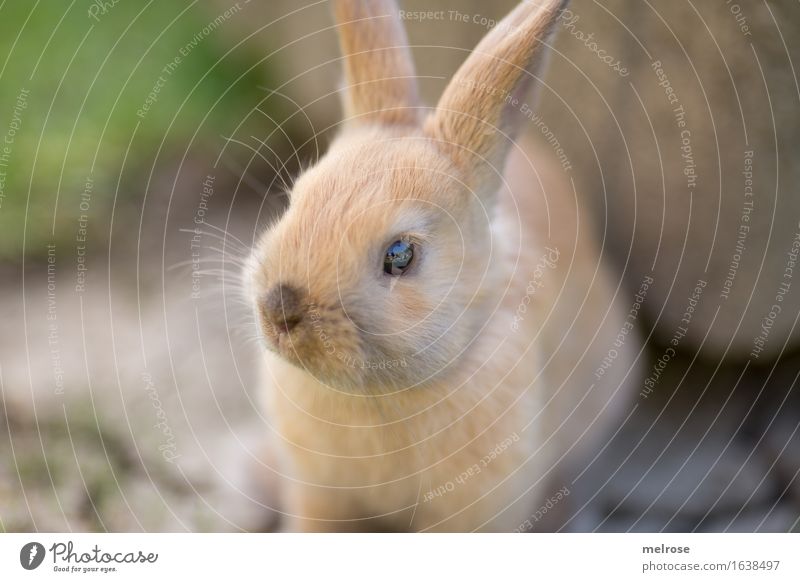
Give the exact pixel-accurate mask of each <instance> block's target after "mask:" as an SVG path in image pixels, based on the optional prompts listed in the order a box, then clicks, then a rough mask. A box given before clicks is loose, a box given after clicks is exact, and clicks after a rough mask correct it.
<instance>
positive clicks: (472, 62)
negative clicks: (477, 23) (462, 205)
mask: <svg viewBox="0 0 800 582" xmlns="http://www.w3.org/2000/svg"><path fill="white" fill-rule="evenodd" d="M566 3H567V1H566V0H522V2H521V3H520V5H519V6H517V8H516V9H514V11H513V12H511V14H509V15H508V16H506V18H505V19H503V20H502V21H501V22H500V23H498V24H497V25H496V26H495V28H494V29H492V30H491V31H490V32H489V34H487V35H486V37H484V39H483V40H482V41H481V42H480V43H479V44H478V46H477V47H476V48H475V50H474V51H473V52H472V54H470V55H469V57H467V60H466V61H465V62H464V64H463V65H462V66H461V68H460V69H459V70H458V72H456V74H455V75H454V77H453V79H452V80H451V81H450V84H449V85H448V86H447V88H446V89H445V91H444V93H443V94H442V97H441V99H440V100H439V104H438V106H437V108H436V111H434V112H433V113H432V114H431V116H430V117H429V118H428V119H427V120H426V122H425V131H426V133H427V134H428V135H430V136H431V137H433V138H434V139H436V140H437V141H438V142H439V143H440V145H441V146H442V147H443V148H444V149H445V150H446V151H447V152H448V153H449V155H450V157H451V158H452V159H453V160H454V161H455V162H456V165H457V166H458V167H460V168H461V169H462V170H463V171H464V173H465V175H466V177H467V179H468V180H470V179H472V178H475V177H476V173H477V172H481V171H484V170H486V168H487V164H488V167H491V166H494V168H495V170H496V171H497V173H502V171H503V163H504V160H505V156H506V153H507V151H508V149H509V147H510V145H511V140H513V139H515V138H516V137H517V134H518V133H519V131H520V128H521V127H522V126H524V124H525V123H524V122H525V120H524V119H523V118H522V114H521V112H520V110H521V109H522V107H523V105H530V104H531V101H530V100H528V101H526V99H531V98H532V95H531V92H532V91H531V85H533V84H534V82H535V81H537V80H538V79H539V77H538V75H540V74H541V70H542V68H543V62H544V57H545V56H546V53H547V49H548V46H547V45H548V44H549V41H550V40H551V37H552V35H553V32H554V28H555V23H556V21H557V20H558V17H559V15H560V14H561V11H562V9H563V7H564V6H565V5H566Z"/></svg>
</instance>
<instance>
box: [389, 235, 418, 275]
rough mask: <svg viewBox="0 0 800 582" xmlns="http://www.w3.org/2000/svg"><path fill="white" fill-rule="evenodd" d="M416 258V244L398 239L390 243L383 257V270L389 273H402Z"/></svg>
mask: <svg viewBox="0 0 800 582" xmlns="http://www.w3.org/2000/svg"><path fill="white" fill-rule="evenodd" d="M413 258H414V245H412V244H411V243H409V242H406V241H404V240H398V241H395V242H393V243H392V244H390V245H389V248H388V249H386V255H384V257H383V272H384V273H386V274H387V275H394V276H398V275H402V274H403V273H404V272H405V271H406V269H408V267H409V266H410V265H411V260H412V259H413Z"/></svg>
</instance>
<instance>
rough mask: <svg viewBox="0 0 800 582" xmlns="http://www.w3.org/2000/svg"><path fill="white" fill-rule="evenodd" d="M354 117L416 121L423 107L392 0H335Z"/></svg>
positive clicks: (349, 112)
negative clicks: (420, 106) (421, 106)
mask: <svg viewBox="0 0 800 582" xmlns="http://www.w3.org/2000/svg"><path fill="white" fill-rule="evenodd" d="M333 13H334V17H335V19H336V23H337V26H338V33H339V44H340V46H341V49H342V54H343V59H344V72H345V83H346V87H345V92H344V108H345V116H346V118H347V119H348V121H349V122H351V123H352V122H356V123H361V122H366V123H384V124H402V125H413V124H417V123H419V120H420V114H419V112H420V109H419V97H418V92H417V80H416V75H415V73H414V63H413V62H412V60H411V51H410V50H409V48H408V40H407V38H406V34H405V30H404V29H403V26H402V24H401V23H400V21H399V12H398V9H397V5H396V4H395V2H393V1H392V0H334V2H333Z"/></svg>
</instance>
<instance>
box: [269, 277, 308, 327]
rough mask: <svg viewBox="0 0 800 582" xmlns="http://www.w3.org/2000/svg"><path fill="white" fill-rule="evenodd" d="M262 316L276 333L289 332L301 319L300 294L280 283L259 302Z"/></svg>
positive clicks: (301, 304) (303, 311) (302, 306)
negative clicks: (272, 326) (262, 312)
mask: <svg viewBox="0 0 800 582" xmlns="http://www.w3.org/2000/svg"><path fill="white" fill-rule="evenodd" d="M261 307H262V309H263V311H264V315H265V316H266V318H267V319H268V320H269V322H270V323H271V324H272V325H274V326H275V327H276V328H277V329H278V331H281V332H289V331H291V330H292V329H293V328H294V327H295V326H296V325H297V324H298V323H300V320H301V319H303V315H304V313H305V307H304V305H303V297H302V293H301V292H300V291H299V290H298V289H296V288H295V287H292V286H291V285H286V284H284V283H281V284H279V285H275V286H274V287H273V288H272V289H270V290H269V291H268V292H267V293H266V295H264V298H263V299H262V302H261Z"/></svg>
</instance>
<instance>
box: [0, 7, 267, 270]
mask: <svg viewBox="0 0 800 582" xmlns="http://www.w3.org/2000/svg"><path fill="white" fill-rule="evenodd" d="M101 4H102V3H100V2H90V1H88V0H83V1H76V2H72V3H71V4H68V3H61V2H54V1H52V0H49V1H48V0H45V1H40V2H22V1H20V0H15V1H14V0H12V1H11V2H5V3H2V4H0V87H2V90H1V92H0V154H3V153H5V159H4V160H0V161H2V162H3V163H4V166H1V167H0V172H5V176H0V180H2V179H3V178H4V181H0V188H2V191H1V192H0V261H15V262H18V261H20V260H21V259H22V257H23V253H24V255H25V256H26V257H41V256H43V255H44V254H45V252H46V245H47V243H49V242H54V243H59V242H65V243H66V244H70V243H71V244H74V241H75V237H76V232H77V230H78V221H79V219H80V216H81V214H86V212H85V210H86V207H85V206H84V208H83V209H81V195H82V194H83V192H84V189H85V185H86V183H87V178H91V179H92V182H93V188H92V192H91V201H90V207H91V210H90V216H91V219H90V221H89V229H90V233H91V232H92V231H93V230H97V229H100V228H101V227H102V228H103V229H104V230H107V229H108V224H107V220H106V221H105V222H106V224H103V221H102V220H96V218H97V217H101V218H106V219H107V217H108V215H109V213H110V208H111V204H112V199H113V197H114V195H115V191H116V189H117V183H118V181H120V172H121V169H122V168H123V159H125V164H124V174H123V175H122V180H121V182H120V183H121V187H120V192H119V195H120V197H121V198H123V197H130V196H133V195H134V194H132V193H131V192H130V190H131V189H132V188H130V187H129V186H130V178H129V175H132V176H133V178H135V180H139V182H140V183H144V180H145V179H146V175H147V173H149V171H150V167H151V165H152V164H153V161H154V159H155V157H156V153H157V151H158V150H159V148H160V147H161V146H162V140H163V148H162V149H161V152H162V155H170V152H174V151H177V150H178V148H180V152H181V155H182V152H183V148H185V147H186V145H187V144H188V139H189V138H190V137H191V136H192V135H193V134H194V133H195V131H197V132H198V134H197V137H196V138H195V141H194V145H195V146H197V147H202V144H207V143H210V142H211V140H217V141H219V140H221V137H220V136H221V135H230V132H231V131H233V129H234V128H236V126H237V125H238V124H239V122H240V121H241V120H242V119H243V118H244V117H247V116H248V114H249V113H250V112H251V111H252V110H253V108H254V107H256V106H257V105H259V102H260V101H261V100H262V99H263V97H264V93H265V92H264V90H263V87H264V86H269V85H270V78H269V75H268V73H267V66H266V65H265V64H264V63H261V64H259V63H258V61H259V59H260V58H261V57H260V55H259V54H258V51H257V50H255V49H252V48H250V49H248V48H247V46H246V45H243V46H242V47H239V48H237V49H236V50H234V51H231V52H230V54H227V55H226V52H228V50H229V49H230V48H231V46H232V45H233V44H234V43H232V42H230V39H231V38H232V37H233V35H228V36H225V35H223V34H222V33H223V32H225V31H224V30H223V28H224V27H226V26H228V25H229V22H230V21H233V20H234V19H241V18H248V14H247V6H246V3H245V2H242V3H240V4H232V5H231V6H232V7H233V8H232V9H231V11H230V12H229V13H228V14H226V13H224V11H223V12H220V10H219V8H213V7H212V6H211V5H209V4H200V3H197V2H188V1H183V0H180V1H175V2H152V1H151V2H149V3H146V4H145V3H135V2H128V1H126V0H118V2H117V3H116V4H113V5H112V3H111V2H110V1H109V2H106V3H105V6H106V8H105V9H100V8H99V7H100V5H101ZM216 6H217V7H219V6H220V5H219V4H217V5H216ZM92 7H94V8H92ZM90 10H91V11H92V12H93V13H94V17H92V15H91V14H90V12H89V11H90ZM182 50H183V53H184V54H185V56H182V55H181V51H182ZM176 57H179V58H180V59H181V60H180V63H178V64H177V66H176V67H175V68H174V69H172V70H168V71H165V69H164V67H165V66H167V65H168V64H169V63H171V62H175V58H176ZM251 67H252V68H251ZM248 69H249V70H250V72H247V71H248ZM159 78H161V82H160V83H159ZM157 84H161V85H163V86H162V87H160V89H159V91H158V94H157V96H156V99H155V101H154V102H153V103H152V104H151V106H150V108H149V110H147V111H142V108H143V106H144V105H145V103H146V101H147V99H148V94H150V93H151V91H153V89H154V87H156V85H157ZM25 91H27V93H25ZM21 94H22V97H23V98H22V100H20V99H19V96H20V95H21ZM223 94H224V96H223ZM220 98H221V99H220ZM218 100H219V101H218ZM184 101H185V103H184ZM264 107H265V106H264V105H261V106H260V108H261V109H262V110H264ZM206 115H207V116H208V117H207V118H206ZM274 116H275V117H276V118H277V117H278V115H277V114H274ZM204 118H206V119H205V121H203V119H204ZM17 126H19V127H18V129H17V130H16V133H15V135H11V133H12V130H13V129H16V128H17ZM8 138H10V139H11V143H9V142H8V141H7V139H8ZM198 144H199V145H198ZM4 147H7V148H8V149H6V150H5V152H4V151H3V148H4ZM129 148H130V151H129V152H128V154H127V158H126V150H128V149H129ZM126 186H127V187H126ZM97 234H98V236H100V237H102V234H101V233H97ZM93 240H99V239H97V238H95V239H93ZM95 250H101V249H95Z"/></svg>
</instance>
